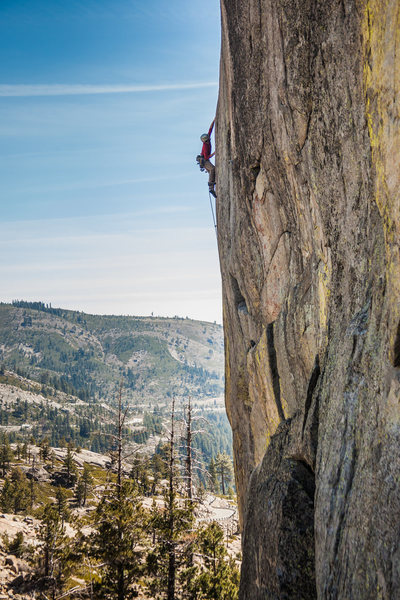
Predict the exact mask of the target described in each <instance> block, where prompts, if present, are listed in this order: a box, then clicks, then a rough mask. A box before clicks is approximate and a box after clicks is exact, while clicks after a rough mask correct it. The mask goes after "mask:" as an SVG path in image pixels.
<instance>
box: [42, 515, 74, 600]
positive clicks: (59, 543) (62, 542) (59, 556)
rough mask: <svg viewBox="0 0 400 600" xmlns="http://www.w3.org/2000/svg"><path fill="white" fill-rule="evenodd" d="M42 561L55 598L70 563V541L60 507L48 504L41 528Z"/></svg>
mask: <svg viewBox="0 0 400 600" xmlns="http://www.w3.org/2000/svg"><path fill="white" fill-rule="evenodd" d="M39 540H40V542H41V545H40V550H41V563H42V568H43V572H44V576H45V577H46V579H47V581H48V587H50V588H51V590H52V595H53V598H55V597H56V592H57V590H58V589H60V588H61V587H62V585H63V582H64V580H65V575H66V568H67V564H68V543H67V538H66V536H65V532H64V527H63V524H62V520H61V517H60V515H59V511H58V508H57V506H56V505H55V504H47V505H46V507H45V508H44V511H43V517H42V522H41V525H40V529H39Z"/></svg>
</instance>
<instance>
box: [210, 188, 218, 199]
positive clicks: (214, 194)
mask: <svg viewBox="0 0 400 600" xmlns="http://www.w3.org/2000/svg"><path fill="white" fill-rule="evenodd" d="M208 191H209V192H210V194H211V196H214V198H216V197H217V194H216V193H215V190H214V188H212V187H210V188H208Z"/></svg>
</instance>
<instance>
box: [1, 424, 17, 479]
mask: <svg viewBox="0 0 400 600" xmlns="http://www.w3.org/2000/svg"><path fill="white" fill-rule="evenodd" d="M13 457H14V453H13V451H12V450H11V446H10V442H9V440H8V437H7V436H6V435H5V434H4V435H3V441H2V444H1V447H0V469H1V470H2V475H3V477H5V476H6V472H7V471H8V469H9V468H10V462H11V461H12V459H13Z"/></svg>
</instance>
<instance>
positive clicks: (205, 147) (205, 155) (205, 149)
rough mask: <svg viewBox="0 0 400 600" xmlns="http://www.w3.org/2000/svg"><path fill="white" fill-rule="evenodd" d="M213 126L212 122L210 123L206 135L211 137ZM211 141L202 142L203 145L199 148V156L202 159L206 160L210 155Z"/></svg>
mask: <svg viewBox="0 0 400 600" xmlns="http://www.w3.org/2000/svg"><path fill="white" fill-rule="evenodd" d="M213 128H214V123H212V125H211V127H210V129H209V130H208V137H209V138H211V133H212V130H213ZM211 154H212V152H211V142H203V147H202V149H201V156H202V157H203V158H204V160H208V159H209V158H210V156H211Z"/></svg>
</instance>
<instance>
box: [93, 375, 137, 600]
mask: <svg viewBox="0 0 400 600" xmlns="http://www.w3.org/2000/svg"><path fill="white" fill-rule="evenodd" d="M126 414H127V409H125V411H123V410H122V384H121V386H120V389H119V398H118V420H117V426H116V429H117V433H116V435H115V436H114V439H115V441H116V443H117V448H116V451H115V454H114V456H115V463H116V465H117V482H116V484H115V485H112V484H110V486H109V488H108V489H107V490H106V493H105V494H104V496H103V498H102V500H101V502H100V503H99V505H98V507H97V510H96V515H95V523H94V527H95V533H94V534H93V538H92V543H93V546H92V547H93V552H94V555H95V557H96V558H98V559H100V560H101V561H102V562H103V563H104V565H105V567H104V576H103V578H102V584H101V588H100V589H99V590H98V595H99V597H103V598H112V599H115V598H117V599H118V600H125V598H127V597H128V595H129V588H130V586H131V585H132V583H133V582H134V581H135V579H136V578H137V576H138V573H139V572H140V558H141V555H142V552H143V539H144V530H145V529H144V528H145V525H146V516H145V512H144V509H143V507H142V503H141V501H140V499H139V497H138V494H137V491H136V490H135V488H134V486H133V485H132V483H131V482H129V481H124V480H123V471H122V459H123V429H124V423H125V418H126Z"/></svg>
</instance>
